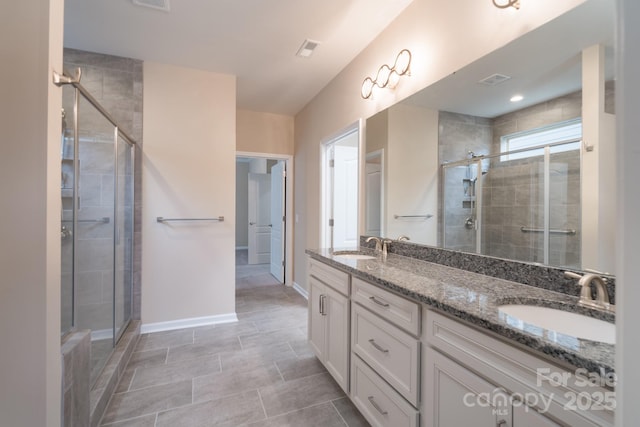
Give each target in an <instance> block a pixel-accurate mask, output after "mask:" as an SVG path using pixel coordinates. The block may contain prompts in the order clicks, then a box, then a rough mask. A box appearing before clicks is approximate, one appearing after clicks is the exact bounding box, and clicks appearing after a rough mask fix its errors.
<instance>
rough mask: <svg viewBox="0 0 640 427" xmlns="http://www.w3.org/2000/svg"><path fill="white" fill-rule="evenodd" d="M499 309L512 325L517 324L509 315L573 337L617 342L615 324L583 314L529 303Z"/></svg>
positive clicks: (502, 316)
mask: <svg viewBox="0 0 640 427" xmlns="http://www.w3.org/2000/svg"><path fill="white" fill-rule="evenodd" d="M499 311H500V316H501V318H503V320H506V321H507V323H509V324H511V325H512V326H515V325H513V322H510V321H509V320H512V319H509V317H511V318H515V319H518V320H521V321H522V322H524V323H527V324H529V325H533V326H537V327H539V328H543V329H547V330H550V331H555V332H557V333H560V334H563V335H568V336H571V337H576V338H580V339H587V340H590V341H597V342H603V343H608V344H615V343H616V326H615V324H613V323H610V322H606V321H604V320H599V319H595V318H593V317H589V316H585V315H583V314H578V313H572V312H570V311H563V310H558V309H555V308H550V307H542V306H537V305H528V304H509V305H502V306H500V307H499ZM505 316H506V317H507V318H505Z"/></svg>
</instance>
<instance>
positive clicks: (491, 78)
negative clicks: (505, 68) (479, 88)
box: [478, 74, 511, 86]
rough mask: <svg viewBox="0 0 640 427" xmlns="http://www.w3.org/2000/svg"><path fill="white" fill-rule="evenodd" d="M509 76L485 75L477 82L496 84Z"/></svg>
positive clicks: (488, 84) (504, 80) (489, 84)
mask: <svg viewBox="0 0 640 427" xmlns="http://www.w3.org/2000/svg"><path fill="white" fill-rule="evenodd" d="M510 78H511V77H509V76H505V75H504V74H493V75H491V76H489V77H485V78H484V79H482V80H480V81H479V82H478V83H480V84H483V85H487V86H497V85H499V84H500V83H504V82H506V81H507V80H509V79H510Z"/></svg>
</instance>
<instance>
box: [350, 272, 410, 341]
mask: <svg viewBox="0 0 640 427" xmlns="http://www.w3.org/2000/svg"><path fill="white" fill-rule="evenodd" d="M352 300H354V301H357V302H358V303H360V304H362V305H363V306H365V307H367V308H368V309H369V310H371V311H373V312H374V313H376V314H378V315H379V316H381V317H383V318H385V319H387V320H388V321H390V322H391V323H393V324H395V325H396V326H398V327H400V328H402V329H404V330H405V331H407V332H409V333H410V334H413V335H415V336H419V335H420V311H421V310H420V304H418V303H416V302H413V301H410V300H408V299H406V298H402V297H400V296H398V295H395V294H393V293H391V292H389V291H386V290H384V289H382V288H380V287H378V286H375V285H372V284H370V283H367V282H365V281H363V280H360V279H358V278H356V277H354V278H353V292H352Z"/></svg>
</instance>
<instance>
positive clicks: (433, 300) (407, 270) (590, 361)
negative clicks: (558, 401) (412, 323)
mask: <svg viewBox="0 0 640 427" xmlns="http://www.w3.org/2000/svg"><path fill="white" fill-rule="evenodd" d="M358 252H359V253H362V254H367V255H371V256H375V257H376V258H375V259H367V260H359V259H358V260H356V259H348V258H345V257H340V256H335V255H334V254H333V252H332V251H331V250H329V249H317V250H312V249H307V251H306V253H307V254H309V255H310V256H311V257H312V258H315V259H317V260H320V261H323V262H325V263H327V264H329V265H332V266H334V267H337V268H340V269H342V270H344V271H347V272H349V273H351V274H352V275H353V276H355V277H359V278H361V279H364V280H367V281H368V282H371V283H374V284H377V285H378V286H380V287H382V288H387V289H390V290H393V291H395V292H397V293H399V294H402V295H405V296H406V297H408V298H411V299H413V300H415V301H418V302H421V303H424V304H426V305H428V306H431V307H433V308H435V309H438V310H440V311H442V312H445V313H447V314H449V315H452V316H454V317H457V318H459V319H461V320H464V321H467V322H470V323H472V324H474V325H475V326H477V327H480V328H482V329H486V330H490V331H492V332H495V333H497V334H499V335H501V336H502V337H504V338H506V339H507V340H510V341H515V342H517V343H520V344H523V345H525V346H526V347H529V348H531V349H532V350H535V351H537V352H541V353H543V354H545V355H547V356H549V357H551V358H552V359H555V360H557V361H559V362H564V364H565V365H566V364H567V363H568V364H569V365H571V366H574V367H576V368H585V369H587V370H589V372H594V373H599V374H600V375H602V374H611V373H613V372H614V355H615V353H614V351H615V345H613V344H607V343H601V342H595V341H590V340H585V339H580V338H576V337H573V336H569V335H562V334H559V333H556V332H555V331H550V330H546V329H542V328H540V327H537V326H535V325H529V324H526V323H523V322H521V321H519V320H517V319H514V318H511V317H509V316H507V315H506V314H505V313H503V312H501V311H500V310H499V306H501V305H505V304H534V305H544V306H547V307H552V308H558V309H562V310H565V311H572V312H576V313H581V314H586V315H590V316H592V317H597V318H600V319H602V320H607V321H610V322H614V315H613V314H612V313H604V312H599V311H596V310H590V309H587V308H583V307H581V306H578V305H577V303H578V298H577V297H574V296H571V295H566V294H562V293H559V292H554V291H550V290H547V289H542V288H538V287H534V286H529V285H523V284H520V283H516V282H511V281H508V280H503V279H497V278H494V277H490V276H485V275H482V274H478V273H472V272H468V271H465V270H460V269H457V268H452V267H447V266H443V265H440V264H435V263H431V262H426V261H421V260H416V259H413V258H408V257H404V256H400V255H395V254H388V255H387V256H386V257H383V256H382V255H380V254H377V253H374V252H373V251H372V250H370V249H366V248H362V249H360V250H358Z"/></svg>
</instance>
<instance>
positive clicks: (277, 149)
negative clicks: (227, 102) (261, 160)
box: [236, 110, 293, 154]
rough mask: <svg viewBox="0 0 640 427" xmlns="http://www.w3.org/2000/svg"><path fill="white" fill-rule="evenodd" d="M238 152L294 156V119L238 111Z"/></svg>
mask: <svg viewBox="0 0 640 427" xmlns="http://www.w3.org/2000/svg"><path fill="white" fill-rule="evenodd" d="M236 126H237V128H236V131H237V141H236V150H237V151H242V152H249V153H269V154H293V117H291V116H284V115H280V114H271V113H257V112H255V111H248V110H238V111H237V112H236Z"/></svg>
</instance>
